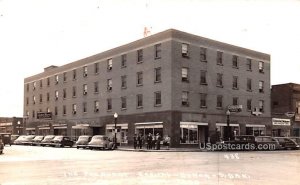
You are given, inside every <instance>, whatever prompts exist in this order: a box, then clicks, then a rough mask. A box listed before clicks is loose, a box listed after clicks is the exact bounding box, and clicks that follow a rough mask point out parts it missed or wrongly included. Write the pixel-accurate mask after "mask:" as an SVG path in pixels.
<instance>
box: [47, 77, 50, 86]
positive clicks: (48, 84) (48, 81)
mask: <svg viewBox="0 0 300 185" xmlns="http://www.w3.org/2000/svg"><path fill="white" fill-rule="evenodd" d="M47 86H50V78H49V77H48V78H47Z"/></svg>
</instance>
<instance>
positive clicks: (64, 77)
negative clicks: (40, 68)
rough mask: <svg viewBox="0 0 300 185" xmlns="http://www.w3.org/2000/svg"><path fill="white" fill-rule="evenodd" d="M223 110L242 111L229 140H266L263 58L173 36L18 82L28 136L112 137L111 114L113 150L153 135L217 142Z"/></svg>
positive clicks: (180, 141) (179, 142)
mask: <svg viewBox="0 0 300 185" xmlns="http://www.w3.org/2000/svg"><path fill="white" fill-rule="evenodd" d="M229 105H234V106H238V107H242V109H241V112H237V113H231V115H230V126H231V127H232V130H234V133H235V134H260V135H265V134H271V129H270V126H271V110H270V55H268V54H264V53H261V52H257V51H253V50H249V49H244V48H241V47H237V46H233V45H229V44H225V43H221V42H218V41H214V40H210V39H207V38H203V37H199V36H196V35H192V34H188V33H185V32H181V31H178V30H174V29H170V30H166V31H164V32H161V33H157V34H155V35H152V36H149V37H146V38H143V39H141V40H137V41H135V42H132V43H129V44H126V45H123V46H120V47H117V48H114V49H112V50H109V51H106V52H103V53H100V54H97V55H94V56H91V57H88V58H85V59H82V60H79V61H76V62H72V63H69V64H66V65H63V66H60V67H56V66H50V67H48V68H45V71H44V72H43V73H40V74H37V75H34V76H31V77H28V78H26V79H25V80H24V115H27V117H28V119H27V128H26V130H27V131H28V133H32V134H42V135H45V134H50V133H51V134H63V135H72V136H78V135H81V134H90V135H95V134H106V135H108V136H110V137H112V136H113V135H114V117H113V114H114V113H115V112H116V113H118V115H119V116H118V118H117V126H118V129H119V131H118V133H117V141H118V142H121V144H128V143H129V144H131V143H132V141H133V135H134V134H135V133H140V134H142V135H148V134H149V133H152V134H157V133H159V134H160V135H161V136H166V135H169V136H170V137H171V145H172V146H174V147H179V146H197V145H198V144H199V143H204V142H208V141H210V140H212V139H213V138H214V137H215V136H216V134H217V133H218V134H220V136H221V138H222V137H223V135H224V126H225V125H226V111H227V107H228V106H229ZM46 112H48V113H49V114H50V115H51V117H50V118H49V119H42V118H40V117H39V119H38V118H37V116H38V114H39V113H46ZM253 112H259V116H255V115H253V114H252V113H253ZM257 115H258V114H257Z"/></svg>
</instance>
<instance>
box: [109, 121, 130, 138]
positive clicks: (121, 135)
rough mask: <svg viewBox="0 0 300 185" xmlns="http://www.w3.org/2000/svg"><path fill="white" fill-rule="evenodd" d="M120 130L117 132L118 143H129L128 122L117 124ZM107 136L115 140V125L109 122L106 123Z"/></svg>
mask: <svg viewBox="0 0 300 185" xmlns="http://www.w3.org/2000/svg"><path fill="white" fill-rule="evenodd" d="M117 128H118V132H117V135H116V137H117V142H118V143H128V138H127V134H128V124H117ZM106 136H107V137H108V138H110V139H111V140H112V141H113V138H114V137H115V125H114V124H107V125H106Z"/></svg>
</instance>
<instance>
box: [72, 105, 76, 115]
mask: <svg viewBox="0 0 300 185" xmlns="http://www.w3.org/2000/svg"><path fill="white" fill-rule="evenodd" d="M76 112H77V105H76V104H73V105H72V114H74V115H75V114H76Z"/></svg>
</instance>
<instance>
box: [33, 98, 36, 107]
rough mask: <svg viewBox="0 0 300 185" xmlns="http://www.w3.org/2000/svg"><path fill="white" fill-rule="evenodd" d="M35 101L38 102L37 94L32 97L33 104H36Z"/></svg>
mask: <svg viewBox="0 0 300 185" xmlns="http://www.w3.org/2000/svg"><path fill="white" fill-rule="evenodd" d="M35 102H36V99H35V96H33V97H32V103H33V105H34V104H35Z"/></svg>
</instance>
